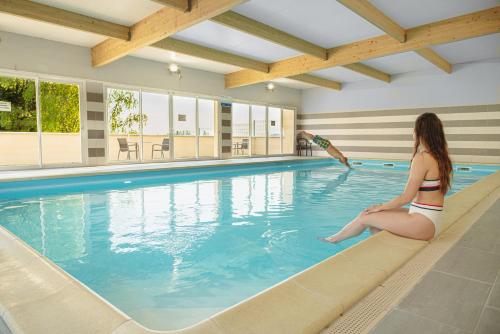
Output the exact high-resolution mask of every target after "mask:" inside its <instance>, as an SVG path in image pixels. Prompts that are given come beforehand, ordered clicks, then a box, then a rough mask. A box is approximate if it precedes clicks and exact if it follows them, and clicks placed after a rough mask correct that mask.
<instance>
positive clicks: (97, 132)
mask: <svg viewBox="0 0 500 334" xmlns="http://www.w3.org/2000/svg"><path fill="white" fill-rule="evenodd" d="M86 90H87V96H86V99H87V128H88V130H87V138H88V141H87V143H88V148H87V156H88V163H89V164H90V165H99V164H104V163H105V162H106V141H105V130H104V129H105V126H106V123H105V122H104V95H103V85H102V83H99V82H92V81H87V82H86Z"/></svg>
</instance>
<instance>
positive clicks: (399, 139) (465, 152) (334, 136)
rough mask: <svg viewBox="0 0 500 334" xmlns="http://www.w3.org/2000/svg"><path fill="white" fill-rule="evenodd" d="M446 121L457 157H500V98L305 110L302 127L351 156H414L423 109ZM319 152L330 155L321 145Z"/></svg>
mask: <svg viewBox="0 0 500 334" xmlns="http://www.w3.org/2000/svg"><path fill="white" fill-rule="evenodd" d="M424 112H434V113H436V114H437V115H438V116H439V117H440V118H441V120H442V121H443V124H444V127H445V133H446V139H447V140H448V146H449V148H450V154H451V158H452V160H453V161H454V162H469V163H496V164H498V163H500V104H493V105H476V106H457V107H438V108H417V109H393V110H373V111H352V112H334V113H315V114H304V113H303V114H299V115H298V117H297V129H298V130H305V131H308V132H311V133H314V134H318V135H321V136H323V137H325V138H328V139H330V140H331V141H332V143H333V144H334V145H335V146H337V147H338V148H339V149H340V150H341V151H343V152H344V154H345V155H346V156H348V157H350V158H358V159H361V158H369V159H398V160H399V159H409V158H410V157H411V153H412V151H413V138H412V134H413V126H414V123H415V119H416V118H417V116H418V115H420V114H422V113H424ZM314 154H315V155H319V156H321V155H326V153H325V152H323V150H321V149H320V148H319V147H317V146H316V147H315V148H314Z"/></svg>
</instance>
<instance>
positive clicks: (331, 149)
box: [297, 131, 352, 168]
mask: <svg viewBox="0 0 500 334" xmlns="http://www.w3.org/2000/svg"><path fill="white" fill-rule="evenodd" d="M297 138H298V139H300V138H305V139H307V140H310V141H312V142H313V143H315V144H317V145H318V146H319V147H321V148H322V149H324V150H325V151H326V152H327V153H328V154H330V155H331V156H332V157H333V158H335V159H337V160H338V161H340V162H341V163H342V164H344V165H346V166H347V167H348V168H352V167H351V165H350V164H349V161H348V159H347V158H346V157H345V156H344V154H342V152H340V151H339V150H338V149H337V148H336V147H335V146H333V144H332V143H331V142H330V141H329V140H328V139H326V138H323V137H320V136H318V135H313V134H312V133H309V132H306V131H301V132H299V133H298V134H297Z"/></svg>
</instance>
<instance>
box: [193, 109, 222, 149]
mask: <svg viewBox="0 0 500 334" xmlns="http://www.w3.org/2000/svg"><path fill="white" fill-rule="evenodd" d="M215 106H216V101H214V100H208V99H198V122H197V123H198V157H199V158H213V157H216V156H217V147H218V145H217V137H216V136H215V134H216V132H217V131H216V130H217V127H216V112H215V111H216V107H215Z"/></svg>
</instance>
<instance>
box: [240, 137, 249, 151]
mask: <svg viewBox="0 0 500 334" xmlns="http://www.w3.org/2000/svg"><path fill="white" fill-rule="evenodd" d="M240 150H241V155H245V150H248V138H245V139H243V140H242V141H241V146H240Z"/></svg>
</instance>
